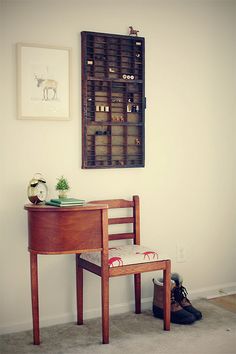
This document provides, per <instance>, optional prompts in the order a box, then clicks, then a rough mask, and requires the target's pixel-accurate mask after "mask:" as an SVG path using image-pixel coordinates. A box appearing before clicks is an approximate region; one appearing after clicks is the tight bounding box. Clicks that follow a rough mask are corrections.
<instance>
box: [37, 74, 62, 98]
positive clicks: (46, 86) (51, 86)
mask: <svg viewBox="0 0 236 354" xmlns="http://www.w3.org/2000/svg"><path fill="white" fill-rule="evenodd" d="M34 78H35V80H36V81H37V87H41V88H42V91H43V100H45V101H48V100H56V99H57V81H55V80H50V79H42V78H40V77H38V76H37V75H36V74H35V75H34Z"/></svg>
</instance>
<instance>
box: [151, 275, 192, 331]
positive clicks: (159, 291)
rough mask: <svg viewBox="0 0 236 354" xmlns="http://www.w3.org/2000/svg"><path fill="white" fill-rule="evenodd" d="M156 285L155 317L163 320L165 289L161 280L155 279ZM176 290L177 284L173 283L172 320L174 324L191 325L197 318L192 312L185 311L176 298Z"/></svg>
mask: <svg viewBox="0 0 236 354" xmlns="http://www.w3.org/2000/svg"><path fill="white" fill-rule="evenodd" d="M153 284H154V295H153V306H152V311H153V315H154V316H155V317H158V318H163V317H164V313H163V299H164V288H163V283H162V282H161V281H159V280H155V279H153ZM174 288H175V283H174V282H172V283H171V310H170V311H171V312H170V320H171V322H173V323H178V324H191V323H193V322H194V321H195V320H196V318H195V316H194V315H192V314H191V313H190V312H188V311H186V310H184V309H183V307H182V306H181V305H180V304H179V303H178V302H177V301H176V300H175V298H174Z"/></svg>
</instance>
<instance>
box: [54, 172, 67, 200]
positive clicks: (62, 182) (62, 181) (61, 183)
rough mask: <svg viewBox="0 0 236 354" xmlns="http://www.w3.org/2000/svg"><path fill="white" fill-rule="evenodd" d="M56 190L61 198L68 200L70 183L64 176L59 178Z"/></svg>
mask: <svg viewBox="0 0 236 354" xmlns="http://www.w3.org/2000/svg"><path fill="white" fill-rule="evenodd" d="M57 180H58V182H57V184H56V190H57V191H58V196H59V198H67V193H68V190H69V189H70V186H69V183H68V181H67V179H66V178H65V177H64V176H61V177H60V178H57Z"/></svg>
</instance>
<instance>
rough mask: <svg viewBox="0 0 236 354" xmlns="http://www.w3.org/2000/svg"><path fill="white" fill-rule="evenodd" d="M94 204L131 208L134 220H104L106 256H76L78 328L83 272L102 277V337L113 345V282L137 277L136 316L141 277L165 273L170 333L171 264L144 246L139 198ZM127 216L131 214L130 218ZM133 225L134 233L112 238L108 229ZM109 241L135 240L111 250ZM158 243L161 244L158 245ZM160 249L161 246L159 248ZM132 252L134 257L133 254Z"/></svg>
mask: <svg viewBox="0 0 236 354" xmlns="http://www.w3.org/2000/svg"><path fill="white" fill-rule="evenodd" d="M91 203H92V204H94V203H96V204H107V205H108V208H109V209H118V208H131V209H132V210H133V213H132V215H133V216H131V217H127V216H125V217H115V218H114V217H113V218H108V219H107V220H103V221H104V222H103V230H102V234H103V249H102V252H90V253H82V254H80V255H76V266H77V267H76V269H77V271H76V275H77V276H76V283H77V324H78V325H81V324H83V269H86V270H88V271H90V272H92V273H94V274H97V275H98V276H100V277H101V283H102V288H101V295H102V334H103V343H104V344H107V343H109V278H110V277H116V276H119V275H130V274H134V291H135V313H137V314H139V313H141V273H143V272H152V271H156V270H163V279H164V299H163V304H164V330H167V331H168V330H170V271H171V270H170V267H171V262H170V260H168V259H166V260H163V259H161V260H159V259H157V254H156V252H155V251H153V250H150V249H149V248H147V247H143V246H140V206H139V197H138V196H134V197H133V200H131V201H130V200H124V199H113V200H99V201H92V202H91ZM126 215H127V214H126ZM114 224H132V225H133V230H132V232H125V233H118V234H110V235H108V225H114ZM108 239H109V240H110V241H112V240H128V239H131V240H133V242H132V245H124V246H123V245H122V246H117V247H111V248H108ZM157 243H158V242H157ZM157 247H158V246H157ZM130 252H131V253H130Z"/></svg>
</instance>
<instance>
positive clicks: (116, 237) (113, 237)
mask: <svg viewBox="0 0 236 354" xmlns="http://www.w3.org/2000/svg"><path fill="white" fill-rule="evenodd" d="M134 237H135V235H134V233H132V232H129V233H122V234H111V235H109V241H114V240H130V239H134Z"/></svg>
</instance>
